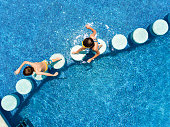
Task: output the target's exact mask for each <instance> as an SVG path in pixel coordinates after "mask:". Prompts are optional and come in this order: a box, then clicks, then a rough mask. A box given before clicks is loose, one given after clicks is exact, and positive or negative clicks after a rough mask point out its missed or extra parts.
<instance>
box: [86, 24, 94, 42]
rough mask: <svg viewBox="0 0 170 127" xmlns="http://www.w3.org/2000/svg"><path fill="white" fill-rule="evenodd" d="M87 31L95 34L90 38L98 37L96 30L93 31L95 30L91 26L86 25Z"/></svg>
mask: <svg viewBox="0 0 170 127" xmlns="http://www.w3.org/2000/svg"><path fill="white" fill-rule="evenodd" d="M85 27H86V28H87V29H90V30H91V31H92V32H93V33H92V34H91V35H90V37H91V38H92V39H94V37H95V35H96V33H97V32H96V30H95V29H93V28H91V27H90V25H86V26H85Z"/></svg>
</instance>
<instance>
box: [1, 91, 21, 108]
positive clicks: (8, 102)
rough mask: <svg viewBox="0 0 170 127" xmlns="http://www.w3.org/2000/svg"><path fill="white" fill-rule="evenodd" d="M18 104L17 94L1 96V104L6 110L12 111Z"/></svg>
mask: <svg viewBox="0 0 170 127" xmlns="http://www.w3.org/2000/svg"><path fill="white" fill-rule="evenodd" d="M19 104H20V99H19V97H18V96H17V95H14V94H11V95H7V96H5V97H3V98H2V100H1V106H2V108H3V109H4V110H6V111H12V110H14V109H15V108H17V107H18V106H19Z"/></svg>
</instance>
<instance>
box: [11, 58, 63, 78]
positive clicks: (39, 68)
mask: <svg viewBox="0 0 170 127" xmlns="http://www.w3.org/2000/svg"><path fill="white" fill-rule="evenodd" d="M58 60H61V58H56V59H52V60H50V61H46V60H44V61H42V62H35V63H32V62H29V61H24V62H23V63H22V64H21V66H20V67H19V68H18V69H17V70H16V71H15V72H14V73H15V74H16V75H17V74H19V73H20V70H21V68H22V67H23V66H24V65H25V64H28V65H31V66H27V67H25V69H24V71H23V74H24V75H25V76H29V75H32V74H33V72H35V73H36V74H37V75H46V76H57V75H58V72H56V73H54V74H50V73H46V71H47V70H48V65H50V64H51V63H52V62H56V61H58Z"/></svg>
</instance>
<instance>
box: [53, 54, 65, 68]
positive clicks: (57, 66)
mask: <svg viewBox="0 0 170 127" xmlns="http://www.w3.org/2000/svg"><path fill="white" fill-rule="evenodd" d="M57 57H59V58H61V60H59V61H56V62H54V63H52V64H51V66H52V67H53V68H55V69H60V68H62V67H63V66H64V64H65V58H64V56H63V55H62V54H60V53H56V54H53V55H52V56H51V57H50V60H52V59H55V58H57Z"/></svg>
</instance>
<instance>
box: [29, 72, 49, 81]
mask: <svg viewBox="0 0 170 127" xmlns="http://www.w3.org/2000/svg"><path fill="white" fill-rule="evenodd" d="M32 77H33V78H34V79H35V80H43V79H45V78H46V77H47V76H45V75H37V74H36V73H35V72H33V74H32Z"/></svg>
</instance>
